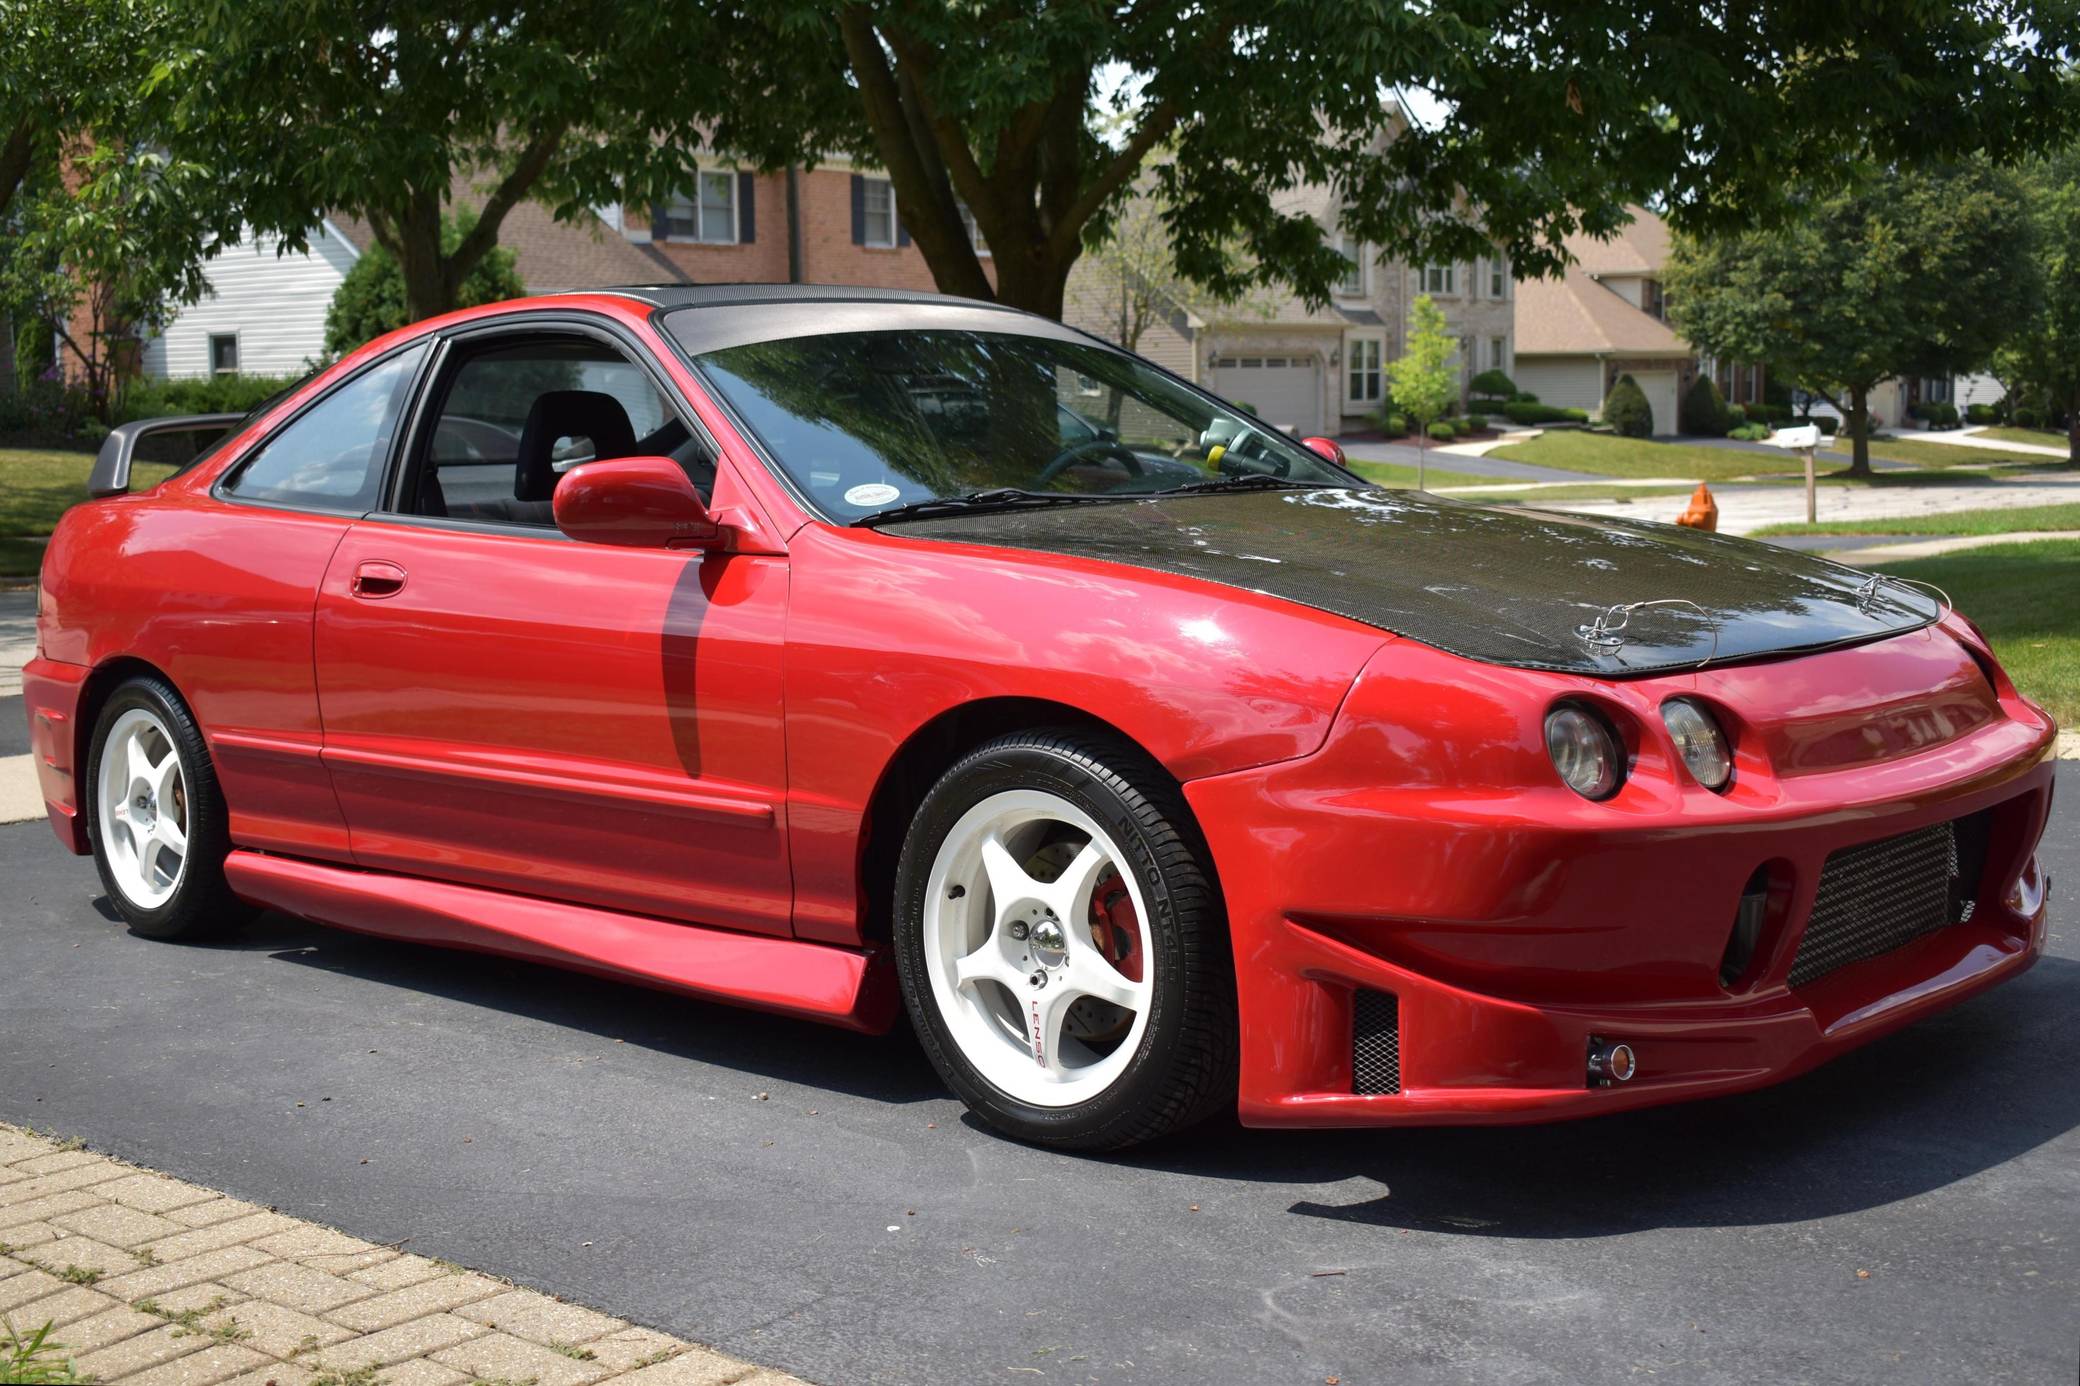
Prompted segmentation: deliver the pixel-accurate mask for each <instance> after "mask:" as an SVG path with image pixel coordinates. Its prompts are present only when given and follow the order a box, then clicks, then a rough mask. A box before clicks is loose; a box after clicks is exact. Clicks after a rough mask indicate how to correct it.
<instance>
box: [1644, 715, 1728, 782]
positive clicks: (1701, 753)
mask: <svg viewBox="0 0 2080 1386" xmlns="http://www.w3.org/2000/svg"><path fill="white" fill-rule="evenodd" d="M1661 720H1662V721H1663V722H1665V723H1667V724H1668V734H1669V735H1670V736H1672V737H1674V738H1675V743H1676V752H1677V754H1679V755H1680V756H1682V758H1683V764H1684V765H1685V766H1687V767H1688V768H1689V771H1690V776H1691V778H1692V779H1694V780H1696V781H1697V782H1698V783H1699V784H1701V785H1703V786H1704V787H1705V788H1706V789H1711V790H1720V789H1724V788H1726V782H1727V781H1728V780H1731V779H1732V778H1733V752H1732V751H1730V750H1728V749H1727V746H1726V733H1725V732H1723V731H1721V730H1719V721H1718V719H1717V718H1715V717H1713V716H1712V714H1711V713H1709V712H1707V711H1705V709H1704V707H1703V705H1702V704H1699V703H1693V702H1691V701H1690V700H1689V699H1688V698H1675V699H1671V700H1670V701H1668V702H1666V703H1663V704H1662V705H1661Z"/></svg>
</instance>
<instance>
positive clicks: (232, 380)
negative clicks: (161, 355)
mask: <svg viewBox="0 0 2080 1386" xmlns="http://www.w3.org/2000/svg"><path fill="white" fill-rule="evenodd" d="M301 378H302V377H300V376H293V375H205V376H196V377H194V378H192V379H186V380H140V381H138V382H137V383H136V384H135V385H132V386H131V387H130V389H129V390H128V391H127V392H126V393H125V394H124V396H123V406H122V408H121V409H120V410H118V411H117V413H116V422H117V423H127V422H129V421H130V420H132V419H160V418H166V417H168V416H169V415H176V414H243V413H246V412H248V411H249V410H251V409H253V408H255V407H256V406H258V405H259V404H261V403H262V402H263V401H265V400H269V399H272V398H273V397H274V396H276V395H278V394H280V393H281V392H282V391H284V390H286V389H288V388H289V387H290V386H292V385H294V384H296V383H297V381H298V380H300V379H301Z"/></svg>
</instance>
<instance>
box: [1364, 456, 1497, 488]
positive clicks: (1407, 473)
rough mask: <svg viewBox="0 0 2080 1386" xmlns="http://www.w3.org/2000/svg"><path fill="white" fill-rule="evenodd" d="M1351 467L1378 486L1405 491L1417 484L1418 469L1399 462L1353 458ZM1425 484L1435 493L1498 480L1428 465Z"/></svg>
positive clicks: (1425, 469) (1485, 484)
mask: <svg viewBox="0 0 2080 1386" xmlns="http://www.w3.org/2000/svg"><path fill="white" fill-rule="evenodd" d="M1449 458H1450V454H1449V453H1447V454H1446V455H1445V457H1444V458H1440V459H1439V460H1440V461H1445V460H1449ZM1349 465H1350V469H1351V470H1352V471H1354V472H1356V473H1357V474H1358V475H1359V476H1362V477H1364V478H1365V479H1366V480H1367V481H1370V482H1373V483H1375V484H1376V485H1380V486H1392V487H1394V488H1395V489H1397V490H1405V489H1407V488H1409V487H1412V486H1414V485H1415V484H1416V469H1415V468H1414V467H1404V466H1402V465H1401V464H1400V463H1399V462H1360V461H1359V460H1357V459H1356V458H1352V459H1351V461H1350V464H1349ZM1423 484H1424V485H1425V486H1428V487H1429V488H1430V489H1431V490H1433V491H1434V490H1436V489H1437V488H1438V487H1440V486H1493V485H1495V484H1497V478H1495V477H1492V476H1475V475H1474V474H1472V473H1471V472H1454V471H1447V470H1446V469H1445V468H1443V467H1440V466H1429V465H1426V466H1425V467H1424V468H1423Z"/></svg>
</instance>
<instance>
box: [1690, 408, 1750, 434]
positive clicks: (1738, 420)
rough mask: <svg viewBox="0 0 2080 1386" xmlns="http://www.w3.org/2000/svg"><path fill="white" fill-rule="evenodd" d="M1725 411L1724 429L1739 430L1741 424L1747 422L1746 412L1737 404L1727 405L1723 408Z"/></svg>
mask: <svg viewBox="0 0 2080 1386" xmlns="http://www.w3.org/2000/svg"><path fill="white" fill-rule="evenodd" d="M1725 409H1726V427H1728V428H1739V427H1740V426H1741V425H1742V424H1744V423H1746V422H1747V421H1748V411H1747V409H1746V408H1745V407H1744V406H1742V405H1738V404H1729V405H1727V406H1725ZM1700 431H1702V430H1700Z"/></svg>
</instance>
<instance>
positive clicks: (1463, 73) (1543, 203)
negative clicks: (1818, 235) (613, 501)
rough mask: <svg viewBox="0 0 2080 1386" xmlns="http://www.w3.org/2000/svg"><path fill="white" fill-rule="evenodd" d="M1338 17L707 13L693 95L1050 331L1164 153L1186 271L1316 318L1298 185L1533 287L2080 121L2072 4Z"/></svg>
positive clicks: (1357, 225)
mask: <svg viewBox="0 0 2080 1386" xmlns="http://www.w3.org/2000/svg"><path fill="white" fill-rule="evenodd" d="M693 8H694V7H691V6H678V7H673V12H674V13H677V14H681V15H688V16H689V17H688V22H689V23H692V22H696V21H695V19H694V18H693V17H692V16H691V15H690V14H689V12H690V11H691V10H692V9H693ZM708 13H711V14H712V13H713V12H708ZM1324 16H1325V11H1324V9H1323V7H1322V6H1321V5H1320V4H1318V3H1315V2H1314V0H1193V3H1189V4H1187V3H1183V0H1037V2H1036V3H1027V4H1011V3H1008V2H1007V0H987V2H985V3H961V4H956V3H953V0H849V3H842V4H835V5H834V4H830V3H826V0H760V3H757V4H750V3H737V4H735V5H732V6H730V7H729V8H728V9H727V11H726V12H725V13H720V14H715V15H714V29H713V32H712V33H710V34H709V35H708V39H709V46H708V47H706V48H705V49H704V50H703V51H702V53H701V55H700V62H699V64H698V67H697V70H698V71H700V72H701V73H702V75H703V77H704V78H705V79H706V80H705V82H704V83H703V82H695V83H689V84H688V85H689V86H692V87H700V86H702V85H706V86H709V87H712V88H714V89H716V90H720V91H728V92H739V91H741V92H746V93H756V97H755V99H749V100H743V101H736V102H733V103H732V104H731V106H730V109H728V110H726V111H718V112H717V117H716V120H715V124H714V138H715V142H716V144H717V146H718V147H720V148H723V149H727V150H731V151H735V152H737V153H741V154H743V155H746V156H748V157H749V158H751V159H752V160H753V161H754V162H757V163H759V164H760V165H762V166H764V167H767V168H779V167H782V166H784V165H786V164H788V163H791V162H795V161H798V160H800V159H802V158H803V157H805V156H809V155H813V154H815V153H817V152H821V151H830V152H842V153H847V154H851V155H853V156H855V157H857V158H861V159H864V160H867V161H870V162H872V163H873V164H875V165H878V166H879V167H880V168H882V169H885V170H886V171H887V174H888V177H889V180H890V182H891V184H892V185H893V188H894V191H895V197H896V202H897V204H898V206H899V207H900V208H901V213H902V217H903V220H904V223H905V225H906V226H907V228H908V230H909V232H910V235H911V237H912V238H913V240H914V241H915V243H916V245H917V246H918V248H919V249H920V250H921V251H922V252H923V255H924V258H925V260H926V262H927V263H928V264H929V265H930V266H931V269H932V273H933V276H934V278H935V279H936V281H937V283H938V285H939V287H940V288H941V289H943V290H945V291H947V292H949V293H958V294H965V295H969V296H973V297H978V298H992V297H994V298H997V299H1000V300H1002V301H1003V302H1005V303H1009V304H1013V305H1015V306H1018V307H1022V308H1027V309H1031V310H1033V311H1035V312H1039V313H1043V314H1047V315H1049V316H1059V315H1060V313H1061V311H1062V303H1063V293H1064V287H1065V285H1066V283H1067V281H1068V276H1069V271H1070V269H1071V268H1072V267H1073V266H1074V264H1075V262H1076V260H1077V258H1078V256H1079V255H1081V254H1082V253H1083V251H1084V249H1085V247H1087V246H1088V245H1091V244H1093V243H1095V242H1097V241H1100V240H1102V239H1103V237H1104V232H1105V229H1106V227H1107V225H1108V223H1109V222H1110V221H1111V219H1112V218H1113V217H1114V216H1115V215H1116V214H1117V212H1118V210H1119V207H1120V205H1121V203H1122V202H1123V201H1124V200H1125V198H1126V196H1127V194H1128V191H1129V189H1130V187H1131V186H1132V184H1133V182H1134V180H1135V178H1136V177H1137V176H1138V174H1139V172H1140V170H1141V167H1142V161H1143V159H1144V157H1145V156H1147V155H1149V154H1150V153H1151V152H1152V151H1157V150H1162V151H1164V152H1163V154H1162V157H1161V158H1160V159H1159V160H1158V162H1157V164H1156V176H1157V178H1158V181H1159V183H1160V186H1161V190H1162V193H1163V195H1164V199H1165V201H1166V203H1167V204H1168V212H1167V213H1166V219H1165V228H1166V230H1167V232H1168V234H1169V236H1170V240H1171V247H1172V254H1173V256H1174V258H1175V260H1176V263H1177V265H1178V267H1179V269H1180V271H1181V272H1182V273H1183V274H1184V275H1185V276H1186V277H1187V278H1190V279H1192V280H1194V281H1196V282H1199V283H1201V284H1204V285H1205V286H1206V287H1208V288H1209V289H1211V290H1213V291H1215V292H1216V293H1222V294H1226V293H1232V292H1235V291H1237V290H1239V289H1241V288H1243V287H1245V286H1246V285H1248V284H1251V283H1259V284H1271V283H1285V284H1290V285H1291V286H1293V287H1294V288H1295V289H1297V290H1298V291H1299V293H1300V294H1301V295H1302V297H1303V298H1305V299H1306V300H1307V301H1309V302H1310V303H1313V304H1319V303H1322V302H1325V301H1326V300H1327V299H1328V297H1329V293H1330V290H1331V288H1332V286H1333V285H1334V284H1335V282H1336V281H1337V279H1338V278H1339V277H1340V276H1341V274H1342V273H1343V268H1344V264H1343V260H1342V257H1341V256H1339V255H1338V254H1337V252H1336V250H1335V248H1334V247H1333V246H1331V245H1329V244H1328V243H1327V242H1326V241H1325V238H1324V236H1323V230H1322V228H1321V227H1320V226H1319V225H1318V224H1316V223H1315V222H1314V221H1313V220H1312V219H1311V218H1309V217H1308V216H1307V215H1306V214H1305V212H1304V211H1303V210H1301V209H1299V208H1297V207H1295V206H1293V205H1292V204H1293V199H1291V198H1290V197H1288V196H1287V194H1288V193H1289V192H1290V191H1291V190H1292V189H1294V188H1295V187H1296V186H1298V185H1300V184H1302V183H1321V184H1330V185H1333V186H1334V187H1335V188H1336V189H1337V190H1338V192H1339V194H1340V195H1341V197H1342V199H1343V201H1344V203H1345V209H1346V210H1345V215H1344V217H1343V227H1342V229H1344V230H1346V231H1348V232H1350V233H1351V234H1352V235H1354V236H1356V237H1359V238H1361V239H1363V240H1365V241H1369V242H1371V243H1373V244H1375V245H1377V246H1379V247H1380V248H1382V249H1383V250H1384V251H1385V252H1386V253H1388V254H1389V255H1392V256H1395V257H1397V258H1401V259H1405V260H1407V261H1408V262H1410V263H1414V264H1429V263H1442V262H1447V261H1465V260H1469V259H1473V258H1475V257H1478V256H1483V255H1489V254H1492V253H1493V251H1494V249H1495V248H1496V247H1500V248H1501V249H1502V250H1503V251H1504V252H1505V253H1506V254H1507V255H1508V257H1509V258H1510V259H1511V260H1512V261H1513V262H1514V263H1515V265H1516V267H1517V269H1518V270H1519V271H1520V272H1523V273H1528V274H1540V273H1550V272H1554V271H1556V270H1558V269H1559V268H1560V267H1561V265H1562V263H1563V259H1564V253H1563V251H1562V248H1561V242H1562V239H1563V237H1564V236H1565V235H1566V234H1568V233H1569V232H1572V231H1576V230H1586V231H1589V232H1592V233H1609V232H1611V231H1613V230H1615V229H1616V228H1617V227H1618V226H1620V225H1622V224H1623V221H1624V215H1625V214H1624V211H1623V209H1624V207H1625V206H1626V204H1628V203H1637V202H1646V201H1650V200H1651V201H1654V202H1656V203H1657V205H1660V206H1663V207H1665V208H1666V210H1667V213H1668V215H1669V217H1670V219H1671V221H1672V222H1673V223H1674V224H1675V225H1676V226H1678V227H1679V228H1682V229H1685V230H1689V231H1693V232H1702V231H1708V230H1723V229H1726V228H1728V227H1733V226H1744V225H1746V224H1748V223H1750V222H1751V221H1753V220H1754V219H1755V218H1757V217H1760V216H1766V215H1768V214H1769V213H1770V212H1771V211H1772V210H1773V209H1774V208H1775V206H1776V205H1777V204H1778V202H1779V199H1780V188H1779V184H1780V181H1781V178H1782V174H1783V171H1784V170H1786V169H1816V170H1834V169H1837V168H1841V167H1843V166H1845V165H1846V164H1849V163H1852V162H1853V161H1854V160H1855V159H1856V158H1858V157H1865V156H1867V157H1872V158H1877V159H1881V160H1903V159H1907V158H1923V157H1943V156H1946V155H1957V154H1963V153H1966V152H1969V151H1974V150H1981V151H1985V152H1986V153H1987V154H1988V155H1989V156H1991V157H1995V158H2004V157H2007V156H2009V155H2011V154H2013V153H2014V152H2015V151H2016V150H2018V149H2023V148H2030V147H2036V146H2038V145H2040V144H2048V143H2050V142H2053V141H2056V140H2058V139H2060V138H2061V137H2062V135H2063V133H2064V132H2065V131H2067V130H2068V129H2070V128H2072V124H2073V120H2074V106H2075V103H2076V101H2080V94H2076V93H2074V92H2073V91H2071V90H2070V89H2068V87H2067V86H2066V85H2065V84H2063V83H2061V82H2060V81H2059V80H2058V74H2059V73H2060V72H2061V71H2062V69H2063V66H2064V64H2065V63H2066V62H2067V61H2069V58H2070V54H2071V51H2072V33H2073V26H2072V23H2071V20H2070V18H2069V15H2068V12H2067V6H2066V4H2065V0H1970V3H1966V4H1963V5H1957V6H1937V5H1931V4H1928V3H1926V0H1870V3H1868V4H1866V5H1864V6H1861V7H1856V8H1854V9H1845V8H1843V7H1840V6H1819V5H1810V4H1803V3H1799V0H1758V3H1756V4H1752V5H1745V6H1741V7H1738V8H1735V9H1732V10H1728V9H1726V8H1725V7H1720V6H1708V5H1678V4H1669V3H1666V2H1665V0H1587V3H1565V4H1563V3H1560V0H1532V3H1529V4H1526V5H1520V6H1517V7H1514V8H1509V9H1506V10H1498V9H1497V8H1496V7H1495V6H1493V5H1491V4H1487V3H1484V2H1477V0H1439V2H1438V3H1435V4H1428V5H1380V6H1361V7H1360V6H1346V7H1341V8H1336V9H1335V17H1334V20H1333V22H1331V21H1330V20H1328V19H1325V17H1324ZM702 22H705V21H702ZM1402 87H1421V88H1425V89H1427V90H1429V91H1430V92H1432V93H1434V94H1435V95H1436V96H1437V97H1438V98H1439V99H1440V102H1441V108H1442V110H1443V112H1444V114H1443V116H1442V117H1441V118H1440V119H1439V120H1437V121H1435V122H1434V123H1432V124H1430V125H1427V126H1422V127H1414V128H1404V122H1403V121H1402V119H1401V117H1400V116H1399V114H1398V110H1397V108H1396V107H1395V106H1394V104H1393V103H1391V102H1389V101H1387V100H1385V99H1383V98H1384V97H1385V95H1386V94H1387V93H1389V92H1392V91H1394V90H1397V89H1399V88H1402ZM1108 124H1109V125H1110V126H1111V128H1109V129H1108V128H1107V126H1108ZM1396 136H1398V137H1396ZM964 208H965V209H966V211H967V213H969V214H970V215H972V217H973V219H974V222H975V224H976V226H978V227H979V228H980V230H981V233H982V236H983V239H984V240H985V241H986V243H987V244H988V247H989V250H990V265H991V267H992V269H993V271H994V283H993V282H992V274H991V273H989V272H986V271H985V269H984V266H983V263H982V261H981V259H980V258H979V257H978V256H977V254H976V251H975V247H974V245H973V244H972V243H971V240H970V238H969V234H968V232H967V229H966V224H965V221H964V219H963V209H964ZM1235 243H1240V244H1242V245H1243V246H1244V247H1245V249H1246V250H1247V252H1248V254H1247V255H1246V256H1245V257H1243V258H1241V259H1239V260H1237V259H1233V258H1231V257H1229V256H1228V255H1227V254H1226V253H1225V248H1226V247H1228V246H1230V245H1232V244H1235Z"/></svg>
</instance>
